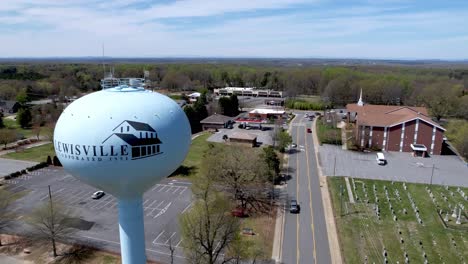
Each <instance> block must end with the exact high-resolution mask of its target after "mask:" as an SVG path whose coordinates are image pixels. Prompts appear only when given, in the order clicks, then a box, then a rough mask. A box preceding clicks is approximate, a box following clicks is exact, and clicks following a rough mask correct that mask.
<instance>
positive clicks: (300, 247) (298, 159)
mask: <svg viewBox="0 0 468 264" xmlns="http://www.w3.org/2000/svg"><path fill="white" fill-rule="evenodd" d="M311 126H312V122H311V121H308V119H306V118H304V116H303V115H302V114H298V115H297V117H296V118H295V119H294V121H293V123H292V131H291V135H292V138H293V141H294V142H295V143H296V144H297V145H298V147H297V149H296V150H295V151H293V152H291V153H290V156H289V164H288V174H289V175H290V176H291V177H292V178H291V180H289V182H288V184H287V187H286V189H287V191H288V194H289V197H290V199H297V200H298V202H299V204H300V206H301V212H300V213H299V214H290V213H289V210H287V211H286V216H285V218H286V219H285V225H284V236H283V248H282V263H286V264H298V263H318V264H322V263H325V264H326V263H331V260H330V249H329V244H328V237H327V228H326V224H325V218H324V212H323V204H322V196H321V190H320V183H319V177H318V174H317V166H316V158H315V154H314V145H313V144H314V143H313V141H312V134H310V133H307V132H306V129H307V128H311Z"/></svg>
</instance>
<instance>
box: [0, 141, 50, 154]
mask: <svg viewBox="0 0 468 264" xmlns="http://www.w3.org/2000/svg"><path fill="white" fill-rule="evenodd" d="M49 143H52V142H51V141H38V142H36V143H32V144H28V145H22V146H21V148H22V149H29V148H34V147H39V146H42V145H46V144H49ZM12 152H16V149H8V150H2V151H0V156H3V155H5V154H8V153H12Z"/></svg>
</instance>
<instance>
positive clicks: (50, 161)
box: [46, 156, 52, 165]
mask: <svg viewBox="0 0 468 264" xmlns="http://www.w3.org/2000/svg"><path fill="white" fill-rule="evenodd" d="M46 163H47V164H48V165H52V159H51V158H50V156H47V161H46Z"/></svg>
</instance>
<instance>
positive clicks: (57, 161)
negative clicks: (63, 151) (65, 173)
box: [53, 156, 62, 167]
mask: <svg viewBox="0 0 468 264" xmlns="http://www.w3.org/2000/svg"><path fill="white" fill-rule="evenodd" d="M53 164H54V166H60V167H61V166H62V163H60V160H59V159H58V158H57V156H54V158H53Z"/></svg>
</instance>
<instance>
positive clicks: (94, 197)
mask: <svg viewBox="0 0 468 264" xmlns="http://www.w3.org/2000/svg"><path fill="white" fill-rule="evenodd" d="M104 195H105V193H104V192H103V191H97V192H95V193H93V195H91V198H93V199H96V200H97V199H99V198H101V197H103V196H104Z"/></svg>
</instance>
